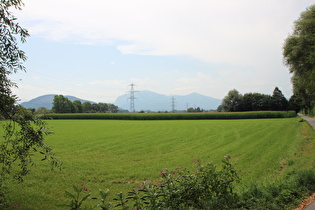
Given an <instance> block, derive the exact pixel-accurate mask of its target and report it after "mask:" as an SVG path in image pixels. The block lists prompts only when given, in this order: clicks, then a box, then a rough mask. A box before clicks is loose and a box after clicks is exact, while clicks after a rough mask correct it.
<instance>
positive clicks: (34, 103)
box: [20, 94, 95, 109]
mask: <svg viewBox="0 0 315 210" xmlns="http://www.w3.org/2000/svg"><path fill="white" fill-rule="evenodd" d="M55 95H57V94H48V95H43V96H39V97H37V98H34V99H32V100H30V101H27V102H22V103H21V104H20V105H21V106H23V107H25V108H27V109H28V108H35V109H37V108H39V107H45V108H46V109H52V107H53V101H54V97H55ZM64 97H66V98H68V99H69V100H70V101H75V100H79V101H81V103H84V102H86V101H88V100H84V99H80V98H77V97H74V96H64ZM88 102H90V103H95V102H93V101H88Z"/></svg>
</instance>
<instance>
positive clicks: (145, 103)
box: [114, 91, 221, 111]
mask: <svg viewBox="0 0 315 210" xmlns="http://www.w3.org/2000/svg"><path fill="white" fill-rule="evenodd" d="M134 97H135V100H134V108H135V110H136V111H140V110H144V111H171V110H172V106H173V104H174V109H175V110H187V108H190V107H193V108H197V107H200V108H201V109H205V110H213V109H216V108H217V107H218V106H219V105H220V104H221V100H219V99H215V98H212V97H209V96H204V95H201V94H198V93H191V94H189V95H185V96H180V95H173V96H167V95H163V94H158V93H155V92H152V91H139V92H135V93H134ZM129 98H130V95H128V94H126V95H122V96H119V97H118V98H117V99H116V101H115V102H114V104H115V105H116V106H118V107H120V108H122V109H127V110H129V109H130V99H129Z"/></svg>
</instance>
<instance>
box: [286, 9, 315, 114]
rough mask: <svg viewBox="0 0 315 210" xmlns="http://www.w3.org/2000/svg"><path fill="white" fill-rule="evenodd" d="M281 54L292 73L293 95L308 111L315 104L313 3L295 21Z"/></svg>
mask: <svg viewBox="0 0 315 210" xmlns="http://www.w3.org/2000/svg"><path fill="white" fill-rule="evenodd" d="M283 56H284V63H285V64H286V65H287V66H288V67H289V70H290V73H292V74H293V75H292V83H293V92H294V97H295V98H297V99H299V100H298V101H300V103H301V104H300V105H301V106H302V107H303V108H304V109H305V111H308V112H310V111H311V110H312V108H313V107H314V105H315V5H312V6H310V7H309V8H307V9H306V11H304V12H303V13H302V14H301V16H300V18H299V19H298V20H297V21H295V24H294V31H293V33H292V34H291V35H290V36H289V37H288V38H287V39H286V41H285V43H284V46H283ZM310 114H312V113H310ZM313 114H315V113H313Z"/></svg>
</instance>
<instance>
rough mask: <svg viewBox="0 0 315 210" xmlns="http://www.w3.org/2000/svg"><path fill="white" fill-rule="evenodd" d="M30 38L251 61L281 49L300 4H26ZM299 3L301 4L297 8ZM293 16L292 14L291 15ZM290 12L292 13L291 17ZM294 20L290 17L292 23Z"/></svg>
mask: <svg viewBox="0 0 315 210" xmlns="http://www.w3.org/2000/svg"><path fill="white" fill-rule="evenodd" d="M25 4H26V8H25V9H24V10H23V12H22V13H21V17H22V18H23V19H24V20H25V21H28V24H29V25H28V26H27V27H28V28H29V29H30V30H31V33H33V34H42V35H43V36H46V37H47V38H50V39H55V40H56V39H57V40H58V39H70V38H75V37H76V38H78V39H83V40H88V41H89V42H91V43H93V42H95V43H99V42H103V43H109V42H114V41H115V40H123V41H128V42H130V43H129V44H123V45H119V46H118V49H120V50H121V51H122V52H123V53H130V54H150V55H178V54H187V55H191V56H193V57H196V58H199V59H202V60H204V61H208V62H232V63H241V64H244V63H250V62H253V63H257V62H259V61H265V60H266V58H265V59H261V58H262V57H264V56H266V55H268V53H269V52H270V51H275V50H277V49H278V48H281V43H282V40H283V39H284V38H286V37H285V36H286V35H287V33H288V31H289V29H290V27H291V26H292V21H293V20H294V19H296V18H297V17H298V16H296V15H299V13H300V11H298V12H297V11H296V10H298V9H302V8H303V9H305V5H308V4H309V3H308V1H306V0H289V1H274V0H266V1H259V2H257V1H250V0H237V1H236V0H222V1H215V0H199V1H192V0H172V1H166V0H159V1H156V0H154V1H147V0H134V1H129V0H117V1H103V0H90V1H83V0H67V1H64V0H54V1H53V0H32V1H31V0H26V1H25ZM301 5H303V6H301ZM293 12H294V13H293ZM292 13H293V14H294V15H292ZM292 18H294V19H292Z"/></svg>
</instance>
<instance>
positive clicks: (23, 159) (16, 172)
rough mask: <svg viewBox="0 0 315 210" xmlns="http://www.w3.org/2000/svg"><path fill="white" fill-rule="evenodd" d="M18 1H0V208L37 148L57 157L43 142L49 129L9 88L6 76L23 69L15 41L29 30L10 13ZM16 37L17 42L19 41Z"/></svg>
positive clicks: (22, 39)
mask: <svg viewBox="0 0 315 210" xmlns="http://www.w3.org/2000/svg"><path fill="white" fill-rule="evenodd" d="M22 6H23V3H22V1H21V0H1V1H0V32H1V33H0V120H2V121H1V128H3V130H4V132H3V131H2V130H0V131H1V133H3V136H1V138H0V208H1V209H2V208H4V207H5V205H6V194H7V193H8V190H9V189H8V187H7V186H6V182H7V181H8V180H9V179H13V180H17V181H23V177H24V176H25V175H27V174H28V172H29V171H30V166H31V165H32V164H34V162H33V154H34V153H35V151H38V152H39V153H41V154H42V157H41V158H42V159H48V160H50V161H51V163H52V166H56V164H57V160H56V159H55V158H54V157H53V156H52V154H51V148H50V147H48V146H47V145H46V144H45V143H44V141H43V140H44V137H45V135H46V134H48V132H47V131H46V129H45V123H44V122H43V121H41V120H39V119H38V118H37V117H35V116H33V115H32V114H31V113H29V112H28V111H27V110H26V109H24V108H22V107H20V106H17V105H16V103H17V97H16V96H15V95H13V93H12V90H11V88H12V87H15V86H16V85H15V84H14V83H13V82H12V81H11V80H10V78H9V75H11V74H13V73H16V72H18V71H25V67H24V66H23V61H25V60H26V55H25V53H24V51H22V50H20V49H19V47H18V42H19V41H20V42H22V43H23V42H25V41H26V38H27V37H28V36H29V34H28V31H27V30H26V29H24V28H22V27H21V26H20V25H19V23H18V22H17V21H16V17H14V15H13V14H12V13H11V11H12V9H17V10H20V9H21V7H22ZM18 40H19V41H18Z"/></svg>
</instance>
